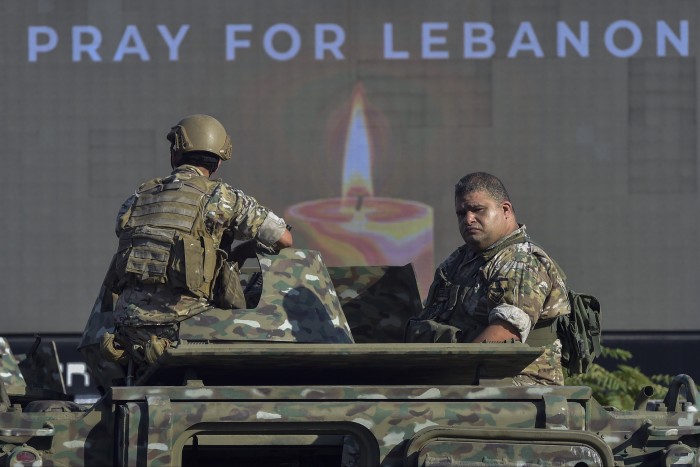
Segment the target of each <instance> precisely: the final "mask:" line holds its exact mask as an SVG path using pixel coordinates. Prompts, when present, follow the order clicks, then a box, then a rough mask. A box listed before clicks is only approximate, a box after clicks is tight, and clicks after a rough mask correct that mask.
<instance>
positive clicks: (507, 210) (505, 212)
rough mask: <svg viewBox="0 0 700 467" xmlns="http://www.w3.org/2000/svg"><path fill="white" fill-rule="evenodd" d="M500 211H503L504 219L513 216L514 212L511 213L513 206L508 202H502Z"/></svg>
mask: <svg viewBox="0 0 700 467" xmlns="http://www.w3.org/2000/svg"><path fill="white" fill-rule="evenodd" d="M501 209H503V215H504V216H505V217H506V218H510V217H513V216H514V215H515V212H514V211H513V205H512V204H511V203H510V201H503V202H502V203H501Z"/></svg>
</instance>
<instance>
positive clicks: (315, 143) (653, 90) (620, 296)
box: [0, 0, 700, 333]
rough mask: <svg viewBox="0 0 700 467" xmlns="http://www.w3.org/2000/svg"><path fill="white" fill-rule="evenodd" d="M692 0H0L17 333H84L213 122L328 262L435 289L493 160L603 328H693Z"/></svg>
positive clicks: (6, 203)
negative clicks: (181, 139)
mask: <svg viewBox="0 0 700 467" xmlns="http://www.w3.org/2000/svg"><path fill="white" fill-rule="evenodd" d="M699 7H700V5H698V3H697V2H695V1H691V0H687V1H668V2H657V1H652V0H648V1H647V0H634V1H632V0H629V1H608V0H605V1H603V0H592V1H587V2H575V1H565V0H562V1H556V0H525V1H523V0H512V1H508V0H501V1H485V0H484V1H469V2H464V1H459V2H458V1H445V0H432V1H419V0H395V1H393V0H386V1H369V0H367V1H363V0H361V1H357V0H354V1H353V0H347V1H345V0H338V1H333V2H328V1H323V0H266V1H256V0H209V1H206V2H193V1H183V0H168V1H165V0H163V1H159V0H155V1H149V2H143V1H136V0H123V1H118V0H103V1H99V2H98V1H88V0H83V1H79V0H75V1H70V2H61V1H57V0H22V1H19V0H12V1H6V2H3V3H2V4H1V5H0V13H1V15H0V22H1V24H2V28H1V30H2V40H0V62H1V63H2V67H0V75H1V76H2V80H1V82H2V89H1V90H0V112H1V113H2V125H0V138H1V141H2V147H3V157H4V167H5V171H6V175H5V177H4V179H5V182H4V183H2V184H1V185H0V190H1V194H2V196H0V205H1V206H2V207H1V212H2V218H3V219H2V242H1V243H0V257H1V258H2V262H1V263H0V277H1V278H2V280H1V281H0V283H1V285H0V290H1V291H2V296H3V299H4V307H5V310H6V316H12V319H7V320H6V321H5V322H4V324H3V330H4V332H6V333H26V332H54V333H55V332H66V333H70V332H79V331H81V330H82V328H83V325H84V322H85V320H86V318H87V315H88V313H89V310H90V309H91V306H92V302H93V300H94V298H95V296H96V294H97V291H98V287H99V285H100V283H101V280H102V277H103V276H104V273H105V271H106V268H107V265H108V263H109V260H110V257H111V255H112V254H113V252H114V250H115V248H116V243H117V242H116V237H115V235H114V220H115V216H116V212H117V210H118V208H119V206H120V204H121V203H122V201H123V200H124V199H126V198H127V197H128V196H129V195H130V194H132V193H133V191H134V190H135V188H136V187H137V186H138V185H139V184H140V183H141V182H142V181H144V180H146V179H149V178H152V177H156V176H164V175H167V174H168V173H169V171H170V166H169V152H168V142H167V141H166V138H165V135H166V134H167V132H168V130H169V129H170V127H171V126H172V125H174V124H175V123H176V122H177V121H178V120H179V119H180V118H182V117H184V116H186V115H189V114H193V113H207V114H210V115H213V116H215V117H217V118H218V119H219V120H220V121H221V122H222V123H223V124H224V125H225V126H226V127H227V129H228V130H229V132H230V134H231V137H232V140H233V148H234V153H233V159H232V160H231V161H230V162H227V163H225V164H224V165H223V166H222V167H221V169H220V170H219V171H218V172H217V174H216V176H217V177H220V178H222V179H224V180H225V181H227V182H228V183H230V184H231V185H233V186H234V187H236V188H240V189H242V190H243V191H244V192H246V193H247V194H250V195H253V196H255V197H256V198H257V199H258V200H259V201H260V202H261V203H263V204H264V205H267V206H269V207H270V208H272V209H273V210H274V211H276V212H277V213H279V214H281V215H284V216H285V218H286V219H287V221H288V222H289V223H290V224H291V225H292V226H293V228H294V230H293V233H294V234H295V240H296V244H297V246H300V247H305V248H313V249H318V250H320V251H321V253H322V255H323V257H324V258H325V259H326V261H327V263H329V264H331V265H334V264H399V265H403V264H406V263H409V262H410V263H413V264H414V267H415V269H416V273H417V275H418V280H419V285H420V289H421V292H422V293H423V295H424V296H425V292H426V289H427V286H428V284H429V283H430V280H431V277H432V274H433V270H434V268H435V266H436V265H437V264H438V263H439V262H440V261H441V260H442V259H443V258H444V257H445V256H447V255H448V254H449V253H450V252H451V251H452V250H453V249H454V248H456V247H457V246H459V244H460V243H461V238H460V236H459V233H458V231H457V226H456V219H455V214H454V199H453V186H454V183H455V182H456V181H457V179H459V178H460V177H461V176H462V175H464V174H466V173H469V172H473V171H486V172H490V173H493V174H495V175H497V176H498V177H500V178H501V179H502V180H503V181H504V183H505V184H506V186H507V188H508V190H509V192H510V195H511V198H512V201H513V204H514V206H515V210H516V214H517V216H518V220H519V222H521V223H524V224H526V225H527V228H528V231H529V232H530V234H531V235H532V236H533V237H534V238H535V239H536V241H537V242H538V243H539V244H541V245H543V246H544V247H545V249H546V250H547V251H548V252H549V253H550V254H551V255H552V256H553V257H554V258H555V259H556V260H557V262H558V263H559V265H560V266H561V267H562V268H563V269H564V270H565V271H566V274H567V276H568V280H569V285H570V286H571V287H572V288H574V289H576V290H578V291H585V292H588V293H591V294H594V295H596V296H597V297H598V298H599V299H600V301H601V303H602V306H603V312H604V326H605V329H607V330H639V331H643V330H669V331H673V330H687V329H689V328H690V329H695V330H697V329H698V328H699V327H700V323H699V321H698V319H697V317H696V304H697V303H698V302H700V288H698V287H697V284H696V282H697V280H696V278H695V277H694V276H693V275H692V274H691V273H689V272H688V271H690V272H692V271H693V270H694V268H695V265H697V264H699V263H700V249H699V248H697V246H696V244H695V242H696V241H697V240H698V231H699V228H700V225H699V224H700V219H699V216H698V164H697V151H698V148H697V127H698V123H697V121H698V118H697V102H698V93H697V88H698V61H697V56H698V46H697V44H698V40H697V39H698V34H697V29H698V28H699V27H700V25H698V21H697V18H698V13H699V11H698V10H699Z"/></svg>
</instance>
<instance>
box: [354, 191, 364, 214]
mask: <svg viewBox="0 0 700 467" xmlns="http://www.w3.org/2000/svg"><path fill="white" fill-rule="evenodd" d="M363 198H364V196H362V195H359V196H358V197H357V202H356V203H355V211H359V210H360V209H362V200H363Z"/></svg>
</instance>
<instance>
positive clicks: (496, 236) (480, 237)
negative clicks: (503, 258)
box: [455, 191, 513, 251]
mask: <svg viewBox="0 0 700 467" xmlns="http://www.w3.org/2000/svg"><path fill="white" fill-rule="evenodd" d="M455 213H456V214H457V223H458V225H459V233H460V234H461V235H462V238H463V239H464V242H465V243H466V244H467V245H469V246H470V247H471V248H473V249H475V250H476V251H483V250H485V249H486V248H488V247H490V246H491V245H493V244H494V243H496V242H497V241H498V240H500V239H501V238H503V237H505V236H506V235H508V234H509V233H510V232H511V230H513V229H512V225H513V224H512V215H513V206H512V205H511V204H510V202H508V201H504V202H502V203H498V202H497V201H496V200H494V199H493V198H492V197H491V196H490V195H489V194H488V193H486V192H485V191H472V192H471V193H467V194H465V195H463V196H458V197H456V198H455ZM509 219H510V220H509Z"/></svg>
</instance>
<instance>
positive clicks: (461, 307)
mask: <svg viewBox="0 0 700 467" xmlns="http://www.w3.org/2000/svg"><path fill="white" fill-rule="evenodd" d="M503 245H505V246H503ZM569 312H570V308H569V302H568V298H567V293H566V286H565V285H564V280H563V278H562V276H561V274H560V273H559V270H558V268H557V266H556V264H555V263H554V262H553V261H552V260H551V259H550V258H549V256H548V255H547V254H546V253H545V252H544V251H543V250H542V249H541V248H540V247H539V246H537V245H535V244H533V243H532V242H531V241H530V240H529V238H528V237H527V234H526V232H525V226H521V227H520V228H519V229H517V230H515V231H514V232H513V233H512V234H510V235H509V236H507V237H505V238H503V239H501V240H500V241H499V242H497V243H496V244H494V245H492V246H491V247H489V248H488V249H487V250H485V251H484V252H474V251H470V250H469V248H468V247H467V246H466V245H464V246H462V247H460V248H458V249H457V250H456V251H455V252H453V253H452V254H451V255H450V256H449V257H448V258H447V259H446V260H445V261H444V262H443V263H442V264H441V265H440V266H439V267H438V269H437V271H436V273H435V278H434V281H433V284H432V285H431V288H430V293H429V295H428V298H427V300H426V306H425V308H424V310H423V312H422V314H421V318H425V319H433V320H435V321H438V322H442V323H445V324H449V325H452V326H455V327H457V328H459V329H460V330H461V331H462V332H461V337H460V339H461V341H463V342H472V340H473V339H474V338H475V337H476V336H477V335H479V334H480V333H481V331H483V330H484V328H486V327H487V326H488V325H489V323H491V322H493V321H495V320H497V319H501V320H504V321H507V322H508V323H510V324H512V325H513V326H514V327H515V328H516V329H517V330H518V332H519V333H520V337H521V341H523V342H525V343H527V338H528V335H529V334H530V332H531V331H532V329H534V328H535V326H536V325H537V323H538V322H541V324H544V323H546V322H549V321H550V319H551V318H554V317H556V316H559V315H564V314H568V313H569ZM545 348H546V351H545V353H544V354H543V355H542V356H540V357H539V358H538V359H537V360H536V361H535V362H534V363H532V364H531V365H530V366H528V367H527V368H526V369H525V370H524V371H523V373H522V376H523V377H524V378H523V379H522V381H523V382H528V381H531V382H537V383H542V384H563V382H564V376H563V372H562V367H561V362H560V360H561V343H560V342H559V340H558V339H556V336H555V335H553V342H552V343H551V344H549V345H547V346H545Z"/></svg>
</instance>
